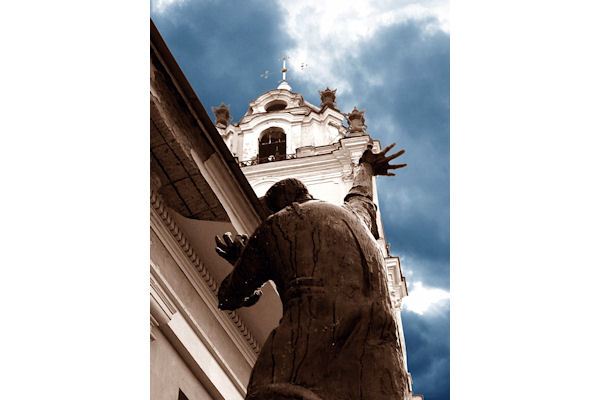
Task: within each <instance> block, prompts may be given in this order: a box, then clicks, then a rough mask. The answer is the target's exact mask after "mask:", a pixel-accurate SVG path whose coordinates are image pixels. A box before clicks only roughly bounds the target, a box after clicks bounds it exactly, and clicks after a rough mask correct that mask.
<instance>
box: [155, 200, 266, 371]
mask: <svg viewBox="0 0 600 400" xmlns="http://www.w3.org/2000/svg"><path fill="white" fill-rule="evenodd" d="M150 204H151V207H152V210H153V211H154V212H155V213H156V214H157V216H158V217H159V218H160V220H161V222H162V223H163V224H164V225H165V226H166V228H167V229H168V231H169V233H170V235H171V236H172V238H173V239H174V241H175V242H176V244H177V247H178V248H179V249H180V251H181V252H182V253H183V254H184V255H185V258H186V260H187V261H188V262H189V263H190V264H191V265H192V266H193V270H194V271H195V274H194V275H196V276H199V277H200V278H201V280H202V286H204V287H205V288H206V289H208V290H204V291H203V290H202V287H201V286H200V285H198V284H197V279H194V276H188V278H190V282H191V283H192V285H194V288H195V289H196V291H197V292H198V293H199V294H200V296H201V297H202V298H203V299H204V300H205V302H206V303H207V304H208V306H209V307H210V308H211V309H214V310H213V313H214V315H215V317H216V318H217V320H219V321H220V322H221V325H222V326H223V328H224V329H225V331H226V332H227V333H228V334H229V336H230V338H231V339H232V340H233V342H234V343H235V344H236V346H237V347H238V349H239V350H240V351H241V353H242V354H243V355H244V356H245V357H246V360H247V361H248V362H249V364H250V365H253V364H254V363H255V362H256V357H257V355H258V354H259V353H260V345H259V344H258V342H257V341H256V339H255V338H254V335H252V332H250V330H249V329H248V327H247V326H246V324H245V323H244V322H243V321H242V319H241V318H240V316H239V315H238V314H237V313H236V312H235V311H227V312H223V311H221V310H218V309H217V308H216V304H217V291H218V285H217V282H216V281H215V280H214V278H213V277H212V275H211V274H210V272H209V271H208V270H207V269H206V267H205V266H204V264H203V263H202V261H201V260H200V258H199V257H198V255H197V254H196V252H195V251H194V249H193V248H192V245H191V244H190V242H189V241H188V240H187V238H186V237H185V235H184V234H183V232H182V231H181V229H180V228H179V227H178V226H177V224H176V223H175V220H174V219H173V218H172V217H171V215H170V213H169V211H168V210H167V207H166V206H165V204H164V203H163V201H162V198H161V197H160V195H159V194H157V193H156V192H154V191H152V192H151V196H150ZM172 255H174V254H172ZM182 264H183V263H182ZM183 272H184V273H186V271H185V270H184V271H183ZM186 275H188V274H186ZM206 292H208V293H206ZM207 294H208V295H209V296H207ZM206 297H208V298H206ZM223 314H227V315H228V317H229V318H224V317H223ZM226 322H228V323H226ZM232 328H233V329H232ZM232 331H235V332H232ZM236 336H241V337H242V338H243V340H244V342H245V346H242V345H241V344H240V343H239V340H238V338H237V337H236ZM244 347H249V348H250V349H251V352H252V353H251V354H249V353H248V351H247V350H246V349H245V348H244Z"/></svg>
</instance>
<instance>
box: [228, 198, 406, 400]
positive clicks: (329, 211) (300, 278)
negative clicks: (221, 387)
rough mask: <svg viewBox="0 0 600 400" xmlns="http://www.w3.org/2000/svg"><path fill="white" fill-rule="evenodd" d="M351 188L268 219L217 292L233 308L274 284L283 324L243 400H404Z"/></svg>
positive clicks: (393, 334) (366, 219) (366, 203)
mask: <svg viewBox="0 0 600 400" xmlns="http://www.w3.org/2000/svg"><path fill="white" fill-rule="evenodd" d="M375 214H376V213H375V205H374V204H373V203H372V201H371V200H370V198H369V197H367V196H364V195H361V193H360V190H359V191H355V193H353V192H351V193H350V194H349V195H348V196H347V198H346V204H345V205H344V206H343V207H340V206H336V205H333V204H330V203H327V202H323V201H317V200H311V201H306V202H303V203H293V205H291V206H289V207H286V208H285V209H283V210H281V211H279V212H277V213H275V214H273V215H271V216H270V217H269V218H268V219H267V220H265V221H264V222H263V223H262V224H261V226H260V227H259V228H258V229H257V230H256V232H255V233H254V234H253V235H252V237H251V238H250V239H249V241H248V245H247V247H246V248H245V249H244V251H243V252H242V255H241V257H240V259H239V260H238V262H237V263H236V265H235V268H234V270H233V272H232V273H231V274H230V275H229V276H228V277H227V278H225V280H224V281H223V283H222V284H221V287H220V290H219V298H220V300H223V301H232V299H236V300H234V301H242V299H244V298H245V297H249V296H251V295H252V293H253V292H254V290H255V289H257V288H259V287H260V286H261V285H262V284H263V283H264V282H266V281H268V280H273V281H274V282H275V284H276V286H277V290H278V292H279V294H280V296H281V300H282V303H283V317H282V319H281V321H280V323H279V326H278V327H277V328H276V329H274V330H273V331H272V332H271V334H270V336H269V337H268V339H267V341H266V342H265V343H264V345H263V348H262V351H261V353H260V355H259V357H258V360H257V362H256V365H255V366H254V369H253V371H252V376H251V378H250V383H249V385H248V395H247V397H246V399H253V400H256V399H305V400H309V399H322V400H353V399H362V400H366V399H372V400H379V399H380V400H390V399H404V398H405V395H406V393H407V387H406V386H407V374H406V372H405V370H404V368H403V363H402V353H401V348H400V343H399V340H398V333H397V327H396V324H395V319H394V315H393V309H392V306H391V302H390V298H389V293H388V289H387V282H386V269H385V264H384V259H383V255H382V253H381V250H380V249H379V247H378V245H377V243H376V241H375V238H374V236H373V234H375V235H376V233H377V228H376V220H375Z"/></svg>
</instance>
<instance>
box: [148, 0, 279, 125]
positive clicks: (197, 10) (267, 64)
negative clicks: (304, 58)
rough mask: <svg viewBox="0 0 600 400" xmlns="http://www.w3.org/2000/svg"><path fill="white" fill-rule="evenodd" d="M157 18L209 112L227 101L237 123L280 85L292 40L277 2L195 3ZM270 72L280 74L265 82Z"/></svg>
mask: <svg viewBox="0 0 600 400" xmlns="http://www.w3.org/2000/svg"><path fill="white" fill-rule="evenodd" d="M152 19H153V20H154V23H155V24H156V26H157V27H158V30H159V31H160V33H161V34H162V36H163V38H164V39H165V41H166V42H167V45H168V46H169V48H170V50H171V52H172V53H173V55H174V56H175V59H176V60H177V62H178V64H179V66H180V67H181V69H182V70H183V72H184V74H185V75H186V77H187V78H188V80H189V81H190V83H191V85H192V87H193V88H194V90H195V91H196V94H197V95H198V97H199V98H200V100H201V101H202V103H203V104H204V106H205V107H206V109H207V111H208V112H209V113H210V107H211V106H215V105H218V104H220V103H221V101H223V102H225V103H226V104H229V105H230V106H231V114H232V119H233V120H234V121H237V120H239V119H240V118H241V116H242V115H243V114H244V113H245V112H246V110H247V109H248V103H249V102H250V101H252V100H254V99H255V98H256V97H257V96H258V95H259V94H261V93H264V92H266V91H268V90H271V89H273V88H274V87H275V86H277V79H280V73H278V72H277V71H278V68H281V66H280V64H279V61H278V60H279V58H281V56H282V55H283V54H284V53H285V49H286V48H289V47H290V43H291V42H290V39H289V38H288V36H287V35H286V34H285V33H284V32H282V31H281V29H280V23H281V18H280V16H279V9H278V8H277V5H276V4H275V3H269V6H268V7H265V3H264V2H261V1H257V0H244V1H241V0H237V1H208V2H207V1H190V2H186V3H183V4H181V5H177V4H176V5H173V6H170V7H169V8H168V9H167V10H166V11H165V12H164V13H154V14H153V15H152ZM265 70H269V71H271V72H275V74H272V75H270V78H269V79H263V78H261V77H260V75H261V73H263V72H264V71H265ZM211 115H212V114H211Z"/></svg>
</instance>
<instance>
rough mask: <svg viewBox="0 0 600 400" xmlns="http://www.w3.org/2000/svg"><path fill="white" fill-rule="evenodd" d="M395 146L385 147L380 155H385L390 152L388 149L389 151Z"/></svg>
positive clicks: (393, 144)
mask: <svg viewBox="0 0 600 400" xmlns="http://www.w3.org/2000/svg"><path fill="white" fill-rule="evenodd" d="M395 145H396V143H392V144H390V145H389V146H385V148H384V149H383V150H381V152H380V154H385V153H387V152H388V151H390V149H391V148H392V147H394V146H395Z"/></svg>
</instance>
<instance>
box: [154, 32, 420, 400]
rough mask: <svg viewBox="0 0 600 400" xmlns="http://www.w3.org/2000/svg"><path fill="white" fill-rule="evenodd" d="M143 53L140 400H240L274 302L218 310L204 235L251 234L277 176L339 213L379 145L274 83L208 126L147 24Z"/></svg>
mask: <svg viewBox="0 0 600 400" xmlns="http://www.w3.org/2000/svg"><path fill="white" fill-rule="evenodd" d="M150 52H151V70H150V147H151V149H150V150H151V154H150V155H151V157H150V158H151V159H150V162H151V193H150V228H151V229H150V243H151V245H150V356H151V360H150V362H151V364H150V374H151V399H152V400H174V399H178V400H184V399H189V400H196V399H221V400H235V399H243V398H244V396H245V394H246V385H247V383H248V381H249V378H250V373H251V371H252V367H253V365H254V363H255V361H256V358H257V356H258V354H259V352H260V350H261V346H262V344H263V343H264V341H265V340H266V338H267V336H268V335H269V333H270V332H271V330H272V329H273V328H274V327H276V326H277V324H278V321H279V319H280V318H281V315H282V308H281V302H280V300H279V297H278V295H277V292H276V290H275V287H274V285H273V284H272V283H271V282H269V283H268V284H266V285H265V286H264V287H263V289H262V291H263V295H262V297H261V299H260V301H259V302H258V303H257V304H256V305H254V306H253V307H249V308H242V309H238V310H236V311H227V312H224V311H221V310H219V309H218V308H217V296H216V294H217V289H218V285H219V283H220V282H221V280H222V279H223V278H224V277H225V276H226V275H227V274H228V273H229V272H230V271H231V266H230V265H229V264H228V263H227V262H226V261H225V260H223V259H222V258H220V257H219V256H218V255H217V254H216V252H215V249H214V247H215V246H214V237H215V236H216V235H219V234H222V233H223V232H232V233H234V234H236V233H237V234H248V235H250V234H252V232H253V231H254V229H255V228H256V227H257V226H258V225H259V224H260V222H261V221H262V220H263V219H264V218H266V216H267V213H266V211H265V209H264V207H263V205H262V203H261V200H260V199H259V197H260V196H262V195H264V193H265V192H266V190H267V189H268V188H269V187H270V185H272V184H273V183H275V182H277V181H278V180H280V179H283V178H287V177H295V178H298V179H300V180H301V181H303V182H304V183H305V184H306V185H307V187H308V188H309V191H310V192H311V193H312V194H313V195H314V196H315V197H317V198H320V199H323V200H327V201H330V202H332V203H335V204H341V202H342V201H343V197H344V194H345V193H346V192H347V190H348V189H349V188H350V185H351V182H352V176H353V175H352V174H353V168H354V167H355V165H356V164H357V162H358V158H359V157H360V155H361V154H362V151H364V149H365V148H366V146H367V145H368V144H369V143H371V142H372V143H373V145H374V150H378V148H379V143H378V142H377V141H372V140H371V138H370V136H369V135H368V133H367V132H366V130H365V127H364V116H363V115H362V114H361V112H360V111H358V110H354V111H353V112H351V113H350V114H348V115H344V114H343V113H342V112H341V111H340V110H338V109H337V106H336V104H335V91H331V90H328V89H327V90H324V91H323V92H322V93H321V100H322V104H321V105H320V106H315V105H312V104H310V103H308V102H306V101H305V100H304V99H303V98H302V96H301V95H299V94H297V93H294V92H293V91H292V90H291V87H290V86H289V84H288V83H287V81H286V80H285V79H284V80H283V81H282V82H281V84H280V85H279V87H278V88H277V89H274V90H272V91H269V92H267V93H265V94H263V95H261V96H259V97H258V98H257V99H256V100H255V101H254V102H252V103H251V104H250V107H249V109H248V112H247V113H246V115H244V117H242V119H241V120H240V121H239V122H238V123H236V124H231V123H230V121H229V115H228V110H227V108H226V107H223V106H221V107H216V108H215V109H214V112H215V114H216V117H217V121H216V124H215V123H213V121H212V119H211V117H209V115H208V113H207V112H206V110H205V108H204V106H203V105H202V104H201V102H200V101H199V99H198V97H197V96H196V94H195V93H194V91H193V89H192V88H191V85H190V84H189V82H188V81H187V79H186V78H185V76H184V74H183V73H182V71H181V69H180V68H179V66H178V65H177V62H176V61H175V59H174V58H173V56H172V54H171V53H170V51H169V49H168V47H167V46H166V44H165V42H164V40H163V39H162V37H161V35H160V33H159V32H158V30H157V29H156V27H155V26H154V24H153V23H151V48H150ZM346 121H349V125H348V126H346V125H345V123H346ZM375 197H376V196H375ZM374 200H375V202H376V203H377V198H375V199H374ZM378 219H379V222H381V216H380V215H378ZM379 229H380V239H379V245H380V247H381V250H382V252H383V254H384V255H385V260H386V267H387V273H388V283H389V287H390V293H391V296H392V303H393V304H394V306H395V307H396V309H397V311H398V312H397V324H398V329H399V332H400V338H402V340H401V341H402V343H401V345H402V352H403V356H404V357H403V358H404V367H405V368H406V349H405V346H404V340H403V335H402V324H401V319H400V312H399V310H400V306H401V301H402V298H403V297H404V296H406V295H407V290H406V282H405V279H404V277H403V275H402V271H401V266H400V262H399V259H398V257H394V256H392V255H391V254H390V253H389V250H388V246H387V244H386V242H385V237H384V232H383V228H382V224H381V223H380V224H379ZM409 385H410V383H409ZM409 387H410V386H409Z"/></svg>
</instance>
